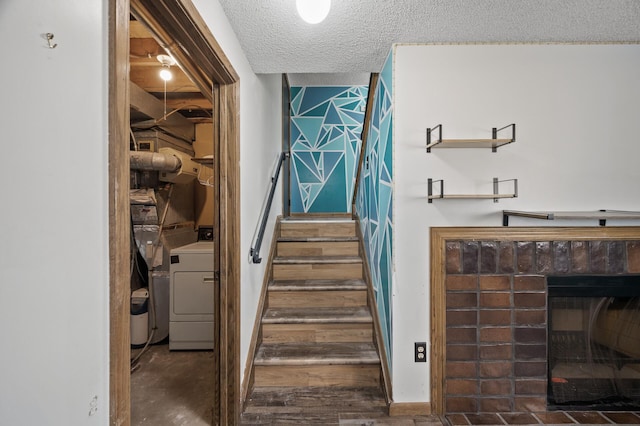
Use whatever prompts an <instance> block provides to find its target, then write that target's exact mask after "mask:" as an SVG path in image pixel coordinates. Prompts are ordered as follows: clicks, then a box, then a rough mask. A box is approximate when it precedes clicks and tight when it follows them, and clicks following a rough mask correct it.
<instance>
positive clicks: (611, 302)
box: [547, 275, 640, 411]
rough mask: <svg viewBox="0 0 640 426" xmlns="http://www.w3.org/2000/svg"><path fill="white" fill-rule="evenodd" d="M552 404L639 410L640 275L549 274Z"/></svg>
mask: <svg viewBox="0 0 640 426" xmlns="http://www.w3.org/2000/svg"><path fill="white" fill-rule="evenodd" d="M547 289H548V310H547V315H548V332H547V336H548V338H547V351H548V355H547V365H548V375H547V377H548V386H547V389H548V408H549V409H571V410H581V409H582V410H600V411H602V410H621V409H634V410H638V409H640V277H639V276H625V275H619V276H599V275H588V276H549V277H547Z"/></svg>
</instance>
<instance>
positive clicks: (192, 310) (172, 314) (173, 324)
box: [169, 241, 215, 350]
mask: <svg viewBox="0 0 640 426" xmlns="http://www.w3.org/2000/svg"><path fill="white" fill-rule="evenodd" d="M170 256H171V257H170V259H171V263H170V267H169V273H170V297H169V299H170V300H169V305H170V310H169V350H181V349H213V297H214V286H215V281H214V274H213V241H198V242H196V243H193V244H187V245H186V246H182V247H177V248H174V249H173V250H171V252H170Z"/></svg>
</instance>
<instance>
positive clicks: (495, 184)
mask: <svg viewBox="0 0 640 426" xmlns="http://www.w3.org/2000/svg"><path fill="white" fill-rule="evenodd" d="M438 182H439V183H440V193H439V194H434V193H433V185H434V184H436V183H438ZM501 182H513V192H512V193H508V194H501V193H500V191H499V184H500V183H501ZM427 185H428V191H427V193H428V196H427V199H428V201H429V203H432V202H433V200H445V199H448V200H493V202H494V203H497V202H498V200H499V199H500V198H516V197H517V196H518V179H505V180H498V178H493V194H445V193H444V180H443V179H439V180H433V179H429V180H428V182H427Z"/></svg>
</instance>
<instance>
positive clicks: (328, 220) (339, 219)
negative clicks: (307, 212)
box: [280, 216, 355, 224]
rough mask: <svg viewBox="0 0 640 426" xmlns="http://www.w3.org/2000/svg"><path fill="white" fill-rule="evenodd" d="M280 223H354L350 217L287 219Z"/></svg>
mask: <svg viewBox="0 0 640 426" xmlns="http://www.w3.org/2000/svg"><path fill="white" fill-rule="evenodd" d="M280 223H284V224H288V223H355V220H353V219H352V218H351V217H348V216H345V217H340V216H337V217H330V216H328V217H322V216H318V217H287V218H284V219H282V220H281V221H280Z"/></svg>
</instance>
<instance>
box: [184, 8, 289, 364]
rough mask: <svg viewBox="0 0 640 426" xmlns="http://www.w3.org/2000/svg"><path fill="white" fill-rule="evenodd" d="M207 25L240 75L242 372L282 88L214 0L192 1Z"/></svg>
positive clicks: (260, 268) (278, 145)
mask: <svg viewBox="0 0 640 426" xmlns="http://www.w3.org/2000/svg"><path fill="white" fill-rule="evenodd" d="M193 3H194V4H195V5H196V7H197V8H198V10H199V12H200V14H201V15H202V17H203V18H204V20H205V22H206V23H207V26H208V27H209V29H210V30H211V32H212V33H213V35H214V37H215V38H216V40H217V41H218V43H219V44H220V46H221V47H222V49H223V50H224V52H225V54H226V55H227V57H228V58H229V60H230V61H231V64H232V65H233V67H234V68H235V70H236V72H237V73H238V75H239V76H240V162H241V166H240V171H241V176H240V183H241V191H242V198H241V211H240V212H238V214H240V219H241V229H240V235H241V241H240V242H239V243H240V244H241V254H242V255H243V256H244V258H243V261H242V268H241V271H240V277H241V292H242V294H241V307H240V309H241V311H240V315H241V318H240V326H241V348H240V365H241V366H242V369H243V371H241V372H239V374H243V372H244V368H245V365H246V360H247V355H248V350H249V343H250V341H251V334H252V332H253V325H254V321H255V318H256V310H257V305H258V302H259V298H260V291H261V289H262V281H263V278H264V273H265V268H266V266H267V259H268V256H269V248H270V247H271V240H272V237H273V229H274V225H275V219H276V217H277V216H278V215H279V214H282V196H281V191H280V187H281V181H282V178H283V176H282V175H281V176H280V183H279V188H278V191H277V192H276V196H275V197H274V200H273V205H272V207H271V215H270V218H269V222H268V223H267V228H266V233H265V237H264V240H263V242H262V249H261V252H260V254H261V256H262V258H263V261H262V263H260V264H253V263H250V260H249V250H250V248H251V244H252V242H253V237H254V234H255V232H256V228H257V226H258V224H259V221H260V219H261V216H260V213H261V209H262V205H263V201H264V199H265V195H266V194H267V191H268V187H269V183H270V178H271V175H272V173H273V166H274V161H275V160H276V157H277V155H278V154H279V153H280V152H281V151H282V129H281V122H282V120H281V111H282V93H281V90H282V89H281V87H282V86H281V79H282V76H281V75H280V74H271V75H264V74H263V75H256V74H254V72H253V71H252V70H251V67H250V65H249V62H248V61H247V59H246V56H245V55H244V52H243V51H242V48H241V46H240V43H239V41H238V39H237V37H236V35H235V33H234V32H233V29H232V28H231V25H230V24H229V21H228V20H227V18H226V16H225V14H224V11H223V9H222V7H221V6H220V3H219V2H218V1H217V0H194V1H193Z"/></svg>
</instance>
